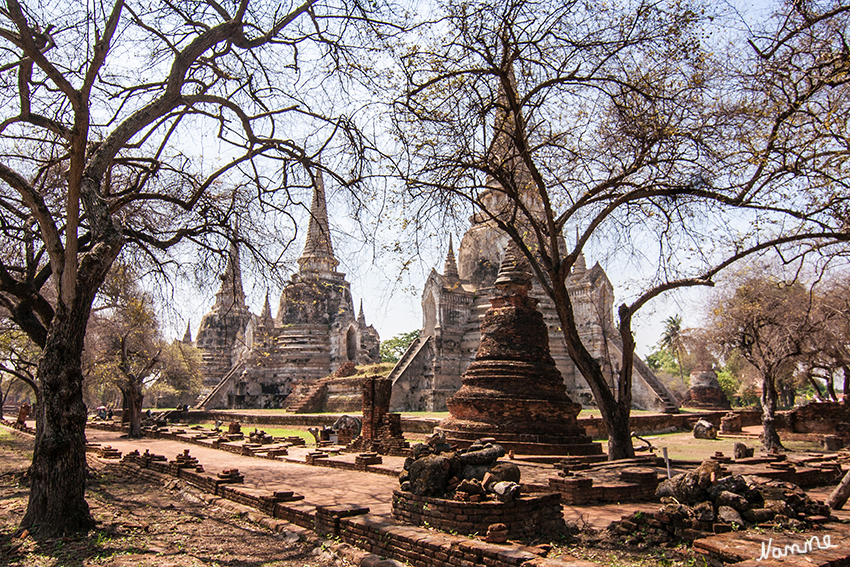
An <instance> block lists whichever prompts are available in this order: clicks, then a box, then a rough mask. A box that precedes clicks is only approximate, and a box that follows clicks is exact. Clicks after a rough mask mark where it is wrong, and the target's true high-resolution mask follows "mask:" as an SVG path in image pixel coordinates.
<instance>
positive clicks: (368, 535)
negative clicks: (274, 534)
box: [116, 453, 587, 567]
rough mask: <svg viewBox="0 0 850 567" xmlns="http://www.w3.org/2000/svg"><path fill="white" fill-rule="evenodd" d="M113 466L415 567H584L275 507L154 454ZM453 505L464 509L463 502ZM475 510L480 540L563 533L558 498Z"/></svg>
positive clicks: (312, 509) (351, 517)
mask: <svg viewBox="0 0 850 567" xmlns="http://www.w3.org/2000/svg"><path fill="white" fill-rule="evenodd" d="M116 466H120V467H122V468H123V469H125V471H126V472H128V473H129V474H132V475H133V476H135V477H137V478H141V479H143V480H147V481H151V482H162V480H163V476H172V477H174V476H176V477H177V478H180V479H181V480H183V481H185V482H186V483H188V484H190V485H192V486H195V487H196V488H198V489H200V490H202V491H204V492H207V493H210V494H215V495H216V496H219V497H221V498H225V499H227V500H231V501H233V502H237V503H239V504H242V505H244V506H248V507H250V508H254V509H256V510H259V511H261V512H263V513H264V514H267V515H268V516H271V517H273V518H278V519H281V520H285V521H287V522H289V523H291V524H295V525H297V526H301V527H303V528H306V529H310V530H315V531H316V532H318V533H320V534H322V535H327V536H331V537H335V538H338V539H339V540H341V541H343V542H345V543H348V544H351V545H354V546H356V547H358V548H360V549H363V550H365V551H368V552H370V553H374V554H377V555H380V556H383V557H389V558H392V559H395V560H398V561H401V562H404V563H405V564H408V565H413V566H415V567H477V566H479V565H486V566H488V567H513V566H517V565H526V566H528V567H532V566H533V567H562V566H563V565H565V561H566V560H568V559H569V560H571V562H570V563H568V564H570V565H576V566H579V565H586V564H587V563H585V562H580V561H578V560H574V559H573V558H570V557H568V556H563V555H562V556H559V557H555V558H551V559H550V558H546V557H543V553H544V552H542V551H541V550H540V548H530V547H524V546H522V545H519V544H516V543H509V544H501V545H496V544H488V543H486V542H483V541H480V540H477V539H473V538H467V537H463V536H460V535H452V534H450V533H441V532H436V531H432V530H423V529H422V528H416V527H412V526H409V525H400V524H398V523H395V522H393V521H390V520H387V519H384V518H381V517H376V516H373V515H370V514H369V513H368V512H369V509H368V508H362V507H357V506H318V507H316V506H311V505H309V504H303V503H293V502H279V501H277V500H276V498H275V496H276V495H275V494H274V493H268V492H264V491H260V490H256V489H251V488H246V487H244V486H241V485H239V484H221V483H219V482H216V480H217V475H214V474H210V473H205V472H202V473H199V472H196V471H192V470H190V469H185V468H177V467H173V466H172V463H169V462H167V461H166V460H165V458H164V457H158V456H156V455H147V456H145V455H139V454H138V453H130V454H128V455H126V456H125V457H124V459H123V461H121V463H120V464H118V465H116ZM278 494H282V493H278ZM411 496H412V495H411ZM423 500H424V499H423ZM427 500H429V501H434V502H437V499H433V498H428V499H427ZM444 502H446V501H444ZM457 504H460V505H462V506H464V507H466V506H468V503H461V502H458V503H457ZM430 506H431V504H430V503H429V507H430ZM477 506H483V508H479V509H480V510H487V514H486V515H482V516H481V518H482V519H481V520H480V521H481V523H482V524H484V523H485V522H486V525H484V529H483V532H482V535H483V533H486V531H487V526H488V525H489V524H490V523H498V522H502V523H504V524H506V525H509V522H508V521H507V520H508V517H510V516H512V517H514V518H522V520H520V521H521V522H528V521H529V517H531V516H534V517H537V518H538V519H539V520H540V521H541V522H542V524H541V525H542V526H544V529H540V528H535V529H530V528H528V527H523V528H522V533H525V534H527V535H526V537H529V538H533V539H539V537H540V535H541V534H542V532H544V531H547V530H548V531H553V532H563V531H564V528H565V526H564V522H563V518H562V517H561V509H560V504H559V503H558V495H557V494H548V495H543V496H539V497H538V496H535V497H531V498H523V499H522V500H521V501H516V502H513V503H510V504H497V505H496V506H501V507H502V508H501V512H498V511H497V508H496V507H487V506H486V504H484V503H481V504H477ZM529 508H530V509H529ZM529 514H530V515H531V516H529ZM553 515H554V516H557V517H553ZM488 518H489V519H488ZM491 520H492V521H491ZM516 521H517V520H515V522H516Z"/></svg>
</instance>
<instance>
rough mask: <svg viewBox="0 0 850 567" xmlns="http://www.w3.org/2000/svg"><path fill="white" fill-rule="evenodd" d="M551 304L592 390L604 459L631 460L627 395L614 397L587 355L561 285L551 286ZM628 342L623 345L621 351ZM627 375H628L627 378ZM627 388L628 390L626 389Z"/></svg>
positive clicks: (596, 363)
mask: <svg viewBox="0 0 850 567" xmlns="http://www.w3.org/2000/svg"><path fill="white" fill-rule="evenodd" d="M553 290H554V295H555V297H554V298H553V299H554V303H555V307H556V309H557V310H558V318H559V320H560V322H561V329H563V333H564V339H565V340H566V343H567V352H569V355H570V358H572V360H573V363H574V364H575V365H576V367H577V368H578V370H579V372H581V375H582V376H583V377H584V379H585V380H586V381H587V383H588V385H589V386H590V389H591V391H592V392H593V399H594V400H595V401H596V406H597V407H598V408H599V412H600V413H601V414H602V423H603V424H604V425H605V431H606V432H607V433H608V460H609V461H615V460H618V459H631V458H634V456H635V450H634V447H633V446H632V438H631V431H630V423H629V414H630V413H631V407H630V406H631V396H630V395H629V396H627V397H628V399H627V400H617V399H616V398H615V397H614V393H613V392H612V390H611V388H610V387H609V386H608V381H607V380H606V379H605V374H604V372H603V371H602V367H601V366H600V365H599V363H598V362H597V361H596V360H595V359H594V358H593V357H592V356H591V355H590V353H589V352H588V351H587V349H586V348H585V346H584V344H583V343H582V342H581V338H580V337H579V335H578V331H577V330H576V322H575V316H574V314H573V310H572V302H571V301H570V298H569V294H568V292H567V289H566V287H565V286H564V285H563V284H557V285H554V286H553ZM627 348H628V345H624V350H625V349H627ZM630 378H631V377H629V379H630ZM627 391H630V389H627Z"/></svg>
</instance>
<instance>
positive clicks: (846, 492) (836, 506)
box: [826, 471, 850, 510]
mask: <svg viewBox="0 0 850 567" xmlns="http://www.w3.org/2000/svg"><path fill="white" fill-rule="evenodd" d="M848 498H850V471H847V474H845V475H844V478H842V479H841V482H840V483H839V484H838V486H836V487H835V490H833V491H832V494H830V495H829V498H827V499H826V505H827V506H829V507H830V508H832V509H833V510H841V509H842V508H843V507H844V504H846V503H847V499H848Z"/></svg>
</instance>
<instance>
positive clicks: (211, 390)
mask: <svg viewBox="0 0 850 567" xmlns="http://www.w3.org/2000/svg"><path fill="white" fill-rule="evenodd" d="M338 265H339V261H338V260H337V259H336V257H335V256H334V252H333V245H332V242H331V237H330V229H329V224H328V212H327V204H326V201H325V189H324V184H323V181H322V177H321V173H318V174H317V175H316V178H315V182H314V188H313V202H312V205H311V207H310V223H309V226H308V229H307V238H306V242H305V245H304V252H303V253H302V254H301V257H300V258H299V259H298V267H299V269H298V272H297V273H295V274H294V275H293V276H292V278H291V280H290V282H289V283H288V284H287V285H285V286H284V288H283V290H282V291H281V294H280V303H279V307H278V311H277V316H275V317H273V316H272V313H271V305H270V303H269V298H268V295H266V301H265V305H264V306H263V310H262V313H261V314H260V315H259V316H257V315H254V314H252V313H251V312H250V311H249V310H248V307H247V306H246V305H245V293H244V291H243V289H242V276H241V271H240V267H239V250H238V248H236V247H235V246H233V247H231V249H230V253H229V256H228V262H227V268H226V270H225V272H224V275H223V276H222V284H221V289H220V290H219V292H218V293H217V294H216V300H215V304H214V305H213V308H212V310H211V311H210V312H209V313H207V314H206V315H204V317H203V319H202V320H201V325H200V329H199V330H198V335H197V337H196V345H197V347H198V348H199V349H200V350H201V353H202V356H203V375H204V386H205V388H206V389H207V390H206V392H205V393H204V394H203V395H202V399H201V401H200V402H199V404H198V407H203V408H208V409H211V408H278V407H282V405H283V404H284V401H285V400H287V398H289V396H290V393H291V392H292V391H293V389H297V388H304V387H309V386H310V385H312V384H315V383H316V382H318V381H319V380H320V379H322V378H324V377H327V376H328V375H329V374H331V373H332V372H334V371H335V370H336V369H337V368H339V367H340V366H341V365H342V364H344V363H346V362H348V361H353V362H354V363H355V364H372V363H377V362H379V361H380V353H379V344H380V339H379V337H378V332H377V331H376V330H375V328H374V327H373V326H371V325H367V324H366V317H365V315H364V314H363V306H362V303H361V306H360V311H359V313H358V314H355V310H354V303H353V301H352V297H351V287H350V285H349V283H348V282H347V281H346V279H345V274H342V273H339V272H337V271H336V268H337V266H338ZM287 401H288V400H287Z"/></svg>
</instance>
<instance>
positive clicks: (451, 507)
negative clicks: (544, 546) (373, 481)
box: [393, 490, 565, 538]
mask: <svg viewBox="0 0 850 567" xmlns="http://www.w3.org/2000/svg"><path fill="white" fill-rule="evenodd" d="M393 517H394V518H395V519H396V520H398V521H400V522H404V523H410V524H413V525H415V526H430V527H433V528H436V529H438V530H444V531H448V532H457V533H461V534H479V535H483V534H486V533H487V528H488V526H490V525H492V524H505V526H507V528H508V537H510V538H534V537H539V536H540V534H544V533H562V532H563V531H564V530H565V524H564V518H563V516H562V512H561V500H560V496H559V495H558V494H552V493H549V494H539V495H532V496H527V497H523V498H521V499H518V500H514V501H512V502H461V501H458V500H446V499H443V498H431V497H429V496H417V495H415V494H413V493H412V492H404V491H401V490H396V491H393Z"/></svg>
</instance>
